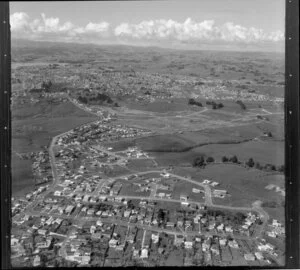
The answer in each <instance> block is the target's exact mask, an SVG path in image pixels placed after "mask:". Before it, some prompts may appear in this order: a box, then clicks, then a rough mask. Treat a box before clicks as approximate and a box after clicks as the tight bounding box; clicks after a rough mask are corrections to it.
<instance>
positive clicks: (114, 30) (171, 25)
mask: <svg viewBox="0 0 300 270" xmlns="http://www.w3.org/2000/svg"><path fill="white" fill-rule="evenodd" d="M10 24H11V32H12V38H25V39H30V40H43V41H59V42H76V43H95V44H127V45H135V46H161V47H167V48H180V49H218V50H241V51H283V50H284V29H285V1H284V0H181V1H179V0H177V1H176V0H173V1H171V0H169V1H168V0H165V1H90V2H89V1H84V2H83V1H82V2H81V1H77V2H76V1H72V2H54V1H53V2H10Z"/></svg>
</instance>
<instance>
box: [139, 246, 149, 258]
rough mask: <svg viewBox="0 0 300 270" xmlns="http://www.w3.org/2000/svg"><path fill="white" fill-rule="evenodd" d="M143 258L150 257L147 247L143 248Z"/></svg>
mask: <svg viewBox="0 0 300 270" xmlns="http://www.w3.org/2000/svg"><path fill="white" fill-rule="evenodd" d="M140 257H141V259H146V258H148V249H146V248H143V249H142V251H141V256H140Z"/></svg>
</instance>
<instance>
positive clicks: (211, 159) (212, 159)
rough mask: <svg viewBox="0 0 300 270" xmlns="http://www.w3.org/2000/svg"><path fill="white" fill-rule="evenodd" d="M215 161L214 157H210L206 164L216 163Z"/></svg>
mask: <svg viewBox="0 0 300 270" xmlns="http://www.w3.org/2000/svg"><path fill="white" fill-rule="evenodd" d="M214 161H215V159H214V158H213V157H208V158H207V159H206V162H207V163H210V162H214Z"/></svg>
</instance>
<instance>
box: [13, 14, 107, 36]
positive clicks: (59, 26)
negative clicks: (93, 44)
mask: <svg viewBox="0 0 300 270" xmlns="http://www.w3.org/2000/svg"><path fill="white" fill-rule="evenodd" d="M10 24H11V31H12V36H13V37H16V38H28V39H35V40H53V39H55V41H80V40H84V38H85V37H86V36H90V37H91V36H93V37H94V38H95V39H99V38H101V37H102V36H101V34H104V35H103V37H105V34H106V32H108V30H109V27H110V25H109V23H108V22H100V23H92V22H89V23H88V24H87V25H86V26H85V27H78V26H75V25H74V24H73V23H71V22H69V21H67V22H65V23H61V22H60V19H59V18H53V17H47V16H46V15H45V14H44V13H42V14H41V17H40V18H38V19H34V20H30V18H29V16H28V15H27V14H26V13H24V12H17V13H14V14H12V15H11V16H10Z"/></svg>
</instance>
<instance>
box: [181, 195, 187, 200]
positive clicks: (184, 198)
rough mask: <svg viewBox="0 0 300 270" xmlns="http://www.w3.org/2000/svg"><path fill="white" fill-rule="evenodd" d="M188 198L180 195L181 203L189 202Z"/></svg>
mask: <svg viewBox="0 0 300 270" xmlns="http://www.w3.org/2000/svg"><path fill="white" fill-rule="evenodd" d="M187 199H188V197H187V196H186V195H180V200H181V201H185V202H186V201H187Z"/></svg>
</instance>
